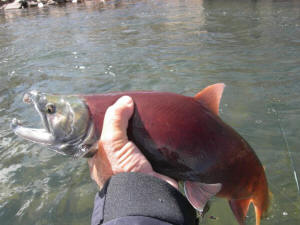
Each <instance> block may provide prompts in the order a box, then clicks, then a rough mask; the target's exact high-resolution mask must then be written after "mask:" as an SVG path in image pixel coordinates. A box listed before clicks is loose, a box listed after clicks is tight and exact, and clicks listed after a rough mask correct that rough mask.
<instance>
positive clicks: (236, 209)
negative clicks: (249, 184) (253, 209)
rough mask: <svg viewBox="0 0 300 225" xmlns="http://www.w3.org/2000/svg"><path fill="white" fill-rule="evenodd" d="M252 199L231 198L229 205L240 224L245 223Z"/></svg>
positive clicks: (243, 224)
mask: <svg viewBox="0 0 300 225" xmlns="http://www.w3.org/2000/svg"><path fill="white" fill-rule="evenodd" d="M250 203H251V199H250V198H247V199H231V200H229V205H230V208H231V210H232V211H233V214H234V216H235V218H236V219H237V221H238V222H239V224H240V225H245V218H246V215H247V212H248V209H249V205H250Z"/></svg>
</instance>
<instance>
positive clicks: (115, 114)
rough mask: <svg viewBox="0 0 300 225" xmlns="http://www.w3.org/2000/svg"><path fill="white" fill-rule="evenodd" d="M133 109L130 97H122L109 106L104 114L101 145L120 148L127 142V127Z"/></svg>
mask: <svg viewBox="0 0 300 225" xmlns="http://www.w3.org/2000/svg"><path fill="white" fill-rule="evenodd" d="M133 109H134V103H133V100H132V98H131V97H129V96H123V97H121V98H119V99H118V100H117V101H116V102H115V104H113V105H112V106H110V107H109V108H108V109H107V110H106V113H105V116H104V121H103V128H102V134H101V139H100V141H101V143H102V145H105V146H106V145H107V144H108V145H112V144H113V145H114V146H108V147H110V148H114V149H115V150H117V148H121V147H122V146H123V145H125V144H126V143H127V141H128V138H127V127H128V120H129V119H130V117H131V115H132V113H133Z"/></svg>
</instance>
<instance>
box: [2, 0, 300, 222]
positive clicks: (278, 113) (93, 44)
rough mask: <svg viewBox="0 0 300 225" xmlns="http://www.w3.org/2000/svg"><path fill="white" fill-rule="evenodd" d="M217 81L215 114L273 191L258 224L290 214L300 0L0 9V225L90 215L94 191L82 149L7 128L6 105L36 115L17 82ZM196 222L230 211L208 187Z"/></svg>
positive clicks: (297, 173)
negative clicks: (251, 152)
mask: <svg viewBox="0 0 300 225" xmlns="http://www.w3.org/2000/svg"><path fill="white" fill-rule="evenodd" d="M215 82H224V83H226V85H227V87H226V89H225V92H224V96H223V99H222V102H221V117H222V118H223V120H224V121H226V122H227V123H228V124H230V125H231V126H232V127H234V128H235V129H236V130H237V131H238V132H239V133H241V134H242V136H244V137H245V139H246V140H247V141H248V142H249V143H250V144H251V145H252V147H253V148H254V149H255V151H256V153H257V155H258V156H259V158H260V159H261V161H262V163H263V165H264V166H265V170H266V174H267V176H268V180H269V185H270V189H271V191H272V193H273V200H272V205H271V211H270V213H269V215H268V217H267V218H266V219H265V220H263V222H262V224H263V225H264V224H270V225H275V224H278V225H279V224H280V225H281V224H289V225H296V224H299V223H300V192H299V190H298V187H297V179H299V180H300V166H299V165H300V152H299V137H300V131H299V124H300V2H299V1H296V0H295V1H283V0H281V1H270V0H264V1H259V0H257V1H242V0H240V1H238V0H236V1H233V0H227V1H222V0H218V1H214V0H207V1H201V0H187V1H184V0H182V1H178V0H174V1H173V0H172V1H171V0H169V1H166V0H140V1H138V0H137V1H111V2H108V3H107V4H101V3H98V2H96V1H93V2H92V1H86V2H85V3H81V4H68V5H66V6H62V7H59V6H57V7H49V8H42V9H38V8H36V9H30V10H12V11H9V12H5V13H4V12H0V221H1V222H0V223H1V225H11V224H15V225H16V224H22V225H33V224H34V225H43V224H47V225H51V224H53V225H54V224H55V225H64V224H66V225H67V224H72V225H76V224H80V225H82V224H90V216H91V213H92V207H93V198H94V195H95V193H96V191H97V188H96V185H95V184H94V183H93V182H92V181H91V179H90V177H89V171H88V166H87V162H86V160H84V159H83V160H73V159H71V158H66V157H63V156H60V155H57V154H55V153H52V152H50V151H48V150H46V149H45V147H41V146H39V145H36V144H32V143H30V142H27V141H25V140H22V139H21V138H18V137H16V136H15V135H14V134H13V132H12V131H11V129H10V127H9V125H10V122H11V120H12V119H13V118H14V117H16V118H19V119H22V120H23V121H24V123H25V124H26V125H27V126H35V127H38V126H41V124H40V119H39V117H38V115H37V114H36V112H35V111H34V110H33V109H32V107H29V106H28V105H25V104H24V103H22V97H23V94H24V93H25V92H26V91H28V90H32V89H37V90H40V91H43V92H50V93H72V94H74V93H101V92H110V91H124V90H159V91H171V92H177V93H180V94H185V95H191V96H192V95H194V94H195V93H197V92H198V91H199V90H201V89H202V88H204V87H205V86H207V85H209V84H212V83H215ZM249 169H251V168H249ZM253 211H254V210H253V209H252V208H251V209H250V213H249V216H248V217H247V222H248V223H249V224H254V221H255V217H254V212H253ZM201 224H215V225H221V224H222V225H232V224H237V222H236V221H235V219H234V217H233V214H232V213H231V211H230V209H229V206H228V204H227V202H226V201H225V200H224V199H213V200H212V201H211V208H210V211H209V212H208V213H207V216H206V217H205V218H204V219H203V220H202V222H201Z"/></svg>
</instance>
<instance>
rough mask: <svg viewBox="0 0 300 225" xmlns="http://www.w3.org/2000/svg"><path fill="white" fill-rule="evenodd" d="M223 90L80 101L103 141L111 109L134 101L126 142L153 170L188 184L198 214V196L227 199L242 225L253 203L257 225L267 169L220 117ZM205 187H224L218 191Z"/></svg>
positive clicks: (262, 207)
mask: <svg viewBox="0 0 300 225" xmlns="http://www.w3.org/2000/svg"><path fill="white" fill-rule="evenodd" d="M223 88H224V85H223V84H216V85H212V86H209V87H207V88H206V89H204V90H203V91H202V92H200V93H198V94H197V95H196V96H195V97H187V96H182V95H178V94H174V93H164V92H121V93H112V94H99V95H88V96H82V97H83V98H84V99H85V102H86V104H87V106H88V108H89V111H90V113H91V117H92V119H93V121H94V124H95V125H96V129H97V132H98V133H99V136H100V134H101V130H102V123H103V118H104V113H105V111H106V109H107V107H108V106H110V105H112V104H113V103H114V102H115V101H116V100H117V99H118V98H119V97H121V96H123V95H128V96H131V97H132V98H133V101H134V103H135V110H134V114H133V116H132V118H131V120H130V121H129V127H128V138H129V139H130V140H131V141H133V142H134V143H135V144H136V145H137V146H138V147H139V148H140V150H141V151H142V152H143V154H144V155H145V156H146V157H147V159H148V160H149V161H150V162H151V164H152V166H153V168H154V170H156V171H157V172H159V173H162V174H165V175H167V176H170V177H172V178H175V179H177V180H183V181H187V182H186V194H187V197H188V199H189V200H190V202H191V203H192V205H193V206H194V207H195V208H198V206H199V204H200V205H201V203H199V201H198V200H197V194H201V193H202V194H203V193H204V195H205V194H206V192H209V193H211V195H210V194H208V197H207V198H209V197H211V196H212V195H214V194H217V196H219V197H224V198H227V199H228V200H229V203H230V206H231V208H232V210H233V212H234V214H235V216H236V218H237V220H238V222H239V224H244V221H245V216H246V214H247V211H248V206H249V204H250V203H251V202H253V204H254V206H255V210H256V220H257V224H259V223H260V217H261V215H262V213H264V212H265V211H266V210H267V207H268V186H267V181H266V177H265V173H264V169H263V167H262V165H261V163H260V161H259V159H258V158H257V156H256V154H255V153H254V151H253V150H252V148H251V147H250V145H249V144H248V143H247V142H246V141H245V140H244V139H243V138H242V137H241V136H240V135H239V134H238V133H237V132H236V131H234V130H233V129H232V128H231V127H230V126H228V125H227V124H225V123H224V122H223V121H222V120H221V119H220V117H219V116H218V108H219V102H220V99H221V96H222V92H223ZM202 184H204V186H203V185H202ZM205 184H208V185H209V184H221V185H220V189H218V188H215V186H212V187H211V188H209V186H205ZM214 189H215V191H214ZM203 191H204V192H203ZM205 203H206V202H205V201H204V204H205Z"/></svg>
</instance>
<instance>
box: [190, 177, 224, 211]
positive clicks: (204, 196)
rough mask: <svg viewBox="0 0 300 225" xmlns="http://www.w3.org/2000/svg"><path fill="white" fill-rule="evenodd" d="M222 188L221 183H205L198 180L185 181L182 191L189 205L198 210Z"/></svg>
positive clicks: (201, 209)
mask: <svg viewBox="0 0 300 225" xmlns="http://www.w3.org/2000/svg"><path fill="white" fill-rule="evenodd" d="M221 188H222V184H219V183H218V184H205V183H200V182H192V181H185V182H184V192H185V195H186V197H187V199H188V200H189V202H190V203H191V205H192V206H193V207H194V208H195V209H197V210H198V211H199V212H201V213H202V212H203V209H204V207H205V205H206V203H207V201H208V200H209V199H210V198H211V197H213V196H214V195H216V194H217V193H218V192H219V191H220V190H221Z"/></svg>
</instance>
